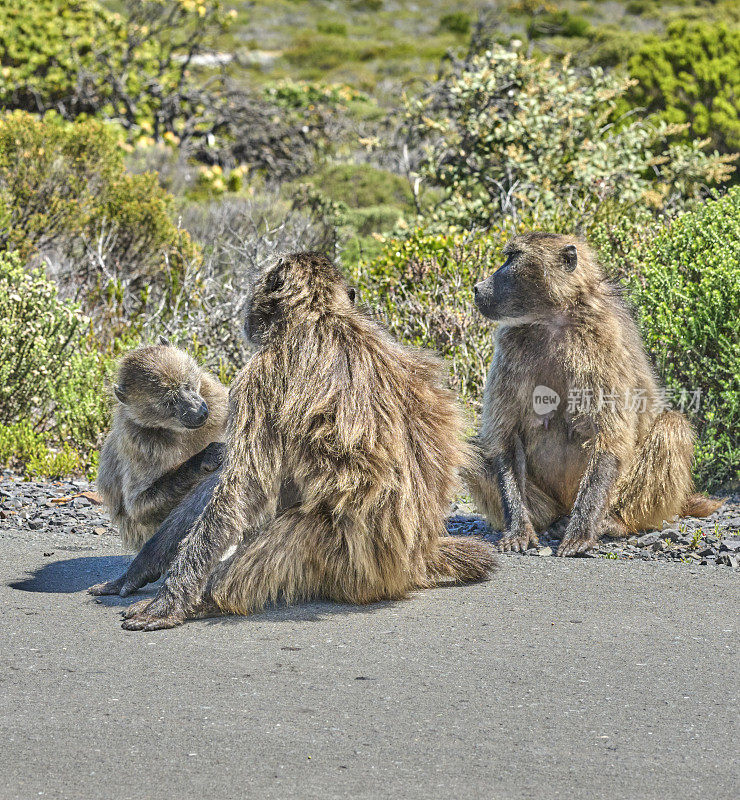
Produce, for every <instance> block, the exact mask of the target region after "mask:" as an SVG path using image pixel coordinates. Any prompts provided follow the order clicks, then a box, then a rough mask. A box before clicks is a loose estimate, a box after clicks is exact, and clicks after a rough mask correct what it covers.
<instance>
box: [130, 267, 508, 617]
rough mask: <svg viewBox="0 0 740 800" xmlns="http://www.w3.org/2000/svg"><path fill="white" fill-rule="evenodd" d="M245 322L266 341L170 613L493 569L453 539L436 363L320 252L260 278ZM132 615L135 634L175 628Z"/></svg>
mask: <svg viewBox="0 0 740 800" xmlns="http://www.w3.org/2000/svg"><path fill="white" fill-rule="evenodd" d="M246 327H247V333H248V335H249V336H250V338H251V339H252V340H253V341H255V342H258V343H260V344H261V347H260V349H259V350H258V352H257V353H256V354H255V355H254V356H253V358H252V359H251V360H250V361H249V363H248V364H247V365H246V366H245V367H244V368H243V369H242V371H241V372H240V373H239V374H238V376H237V377H236V379H235V380H234V383H233V384H232V387H231V392H230V413H229V425H228V437H227V456H226V460H225V463H224V467H223V472H222V474H221V479H220V482H219V484H218V486H217V487H216V489H215V491H214V493H213V497H212V498H211V501H210V502H209V504H208V506H207V507H206V509H205V511H204V512H203V514H202V516H201V518H200V519H199V520H198V522H197V524H196V525H195V528H194V530H193V531H192V533H191V534H190V535H189V536H188V537H187V538H186V540H185V541H184V542H183V545H182V547H181V549H180V552H179V554H178V557H177V558H176V560H175V562H174V563H173V565H172V568H171V569H170V574H169V576H168V579H167V582H166V584H165V590H164V595H163V596H166V597H167V598H174V600H168V601H167V602H168V605H166V606H163V608H165V609H167V610H166V611H164V612H163V613H164V614H167V613H169V614H172V613H175V612H172V611H171V610H170V609H171V608H172V607H173V605H172V604H173V602H175V601H176V603H177V607H179V608H183V609H184V612H185V614H186V615H191V616H192V615H195V614H198V613H199V611H200V610H202V609H203V608H209V607H212V606H215V607H216V608H217V609H220V610H221V611H224V612H231V613H237V614H249V613H251V612H254V611H256V610H258V609H260V608H262V607H263V606H265V605H266V604H267V603H270V602H274V601H275V600H278V599H281V600H283V601H286V602H289V603H292V602H297V601H300V600H307V599H310V598H325V599H331V600H336V601H340V602H345V603H360V604H362V603H372V602H376V601H379V600H386V599H398V598H403V597H406V596H407V595H408V593H409V592H410V591H411V590H413V589H418V588H424V587H429V586H432V585H434V584H435V582H437V580H438V579H439V578H440V577H441V576H443V577H445V578H449V579H452V580H457V581H466V580H478V579H480V578H482V577H484V576H485V575H487V574H488V572H489V571H490V569H491V567H492V564H493V562H492V558H491V552H490V551H489V550H487V549H486V548H485V547H484V546H483V545H481V544H479V543H477V542H473V541H471V540H460V541H459V542H457V543H455V544H454V546H453V545H451V543H450V541H449V539H447V537H446V535H445V517H446V515H447V511H448V507H449V503H450V501H451V499H452V496H453V493H454V491H455V489H456V487H457V485H458V472H459V470H460V469H461V468H462V467H463V466H465V465H466V464H467V462H468V449H467V445H466V444H465V441H464V438H463V431H464V425H463V420H462V417H461V413H460V410H459V408H458V405H457V403H456V401H455V398H454V396H453V395H452V393H451V392H450V391H449V389H447V388H446V387H445V376H444V372H443V369H442V366H441V364H440V362H439V361H438V360H437V359H436V358H434V357H432V356H430V355H427V354H425V353H422V352H420V351H418V350H415V349H412V348H409V347H404V346H402V345H401V344H399V343H398V342H396V341H395V340H393V339H392V338H391V337H390V336H389V335H388V334H387V333H386V332H385V331H384V330H383V329H381V328H380V327H379V326H378V325H377V324H376V323H375V322H373V320H372V319H371V318H370V317H369V316H367V315H366V314H365V313H364V312H363V311H362V310H360V309H358V308H356V307H355V305H354V303H353V292H352V291H351V290H350V289H348V287H347V285H346V284H345V282H344V280H343V279H342V277H341V276H340V274H339V272H338V271H337V270H336V268H335V267H334V266H333V265H332V264H331V262H329V261H328V260H327V259H326V258H325V257H323V256H320V255H317V254H312V253H299V254H296V255H291V256H287V257H285V258H283V259H281V260H280V261H279V262H278V263H277V264H276V265H275V266H274V267H273V268H272V269H270V270H268V271H267V272H266V274H265V275H264V276H263V277H262V278H261V280H260V281H259V282H258V284H257V286H256V287H255V291H254V296H253V298H252V303H251V306H250V312H249V314H248V318H247V323H246ZM286 486H288V487H290V491H288V492H287V494H288V495H291V496H293V497H294V501H293V502H292V503H291V504H290V505H289V506H288V507H285V503H283V502H281V501H280V496H281V493H282V494H283V495H284V494H286V491H285V489H286ZM156 604H157V601H155V603H154V606H155V607H156ZM177 613H179V612H177ZM136 614H138V615H139V616H138V619H134V620H132V621H131V622H129V623H126V625H127V626H129V627H137V628H142V627H147V626H149V627H157V626H161V625H166V624H169V623H167V621H164V622H160V621H157V620H156V619H155V620H154V621H152V620H150V619H149V618H148V617H147V616H146V614H147V612H146V611H143V612H139V611H138V610H137V611H136V612H134V615H136ZM134 615H132V616H134ZM147 629H148V628H147Z"/></svg>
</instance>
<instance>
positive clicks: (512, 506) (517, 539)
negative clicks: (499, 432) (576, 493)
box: [493, 436, 539, 552]
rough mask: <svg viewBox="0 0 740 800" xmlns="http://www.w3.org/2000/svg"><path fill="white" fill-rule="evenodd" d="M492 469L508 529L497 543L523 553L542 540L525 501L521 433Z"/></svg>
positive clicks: (495, 460) (501, 548) (495, 461)
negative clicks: (538, 535)
mask: <svg viewBox="0 0 740 800" xmlns="http://www.w3.org/2000/svg"><path fill="white" fill-rule="evenodd" d="M493 469H494V471H495V474H496V483H497V485H498V490H499V497H500V498H501V509H502V511H503V517H504V524H505V526H506V532H505V533H504V536H503V538H502V539H501V541H500V542H499V545H498V546H499V550H503V551H508V550H514V551H516V552H519V551H521V552H524V551H525V550H527V549H528V548H529V547H530V546H533V547H536V546H537V545H538V544H539V539H538V538H537V534H536V533H535V530H534V525H533V524H532V520H531V519H530V516H529V511H528V509H527V506H526V505H525V503H524V488H525V483H526V476H525V463H524V448H523V447H522V443H521V439H520V438H519V437H518V436H515V437H514V439H513V441H512V443H511V447H510V448H507V450H506V451H504V452H503V453H501V455H499V456H497V457H496V458H495V459H494V462H493Z"/></svg>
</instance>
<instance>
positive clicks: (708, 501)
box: [681, 494, 727, 517]
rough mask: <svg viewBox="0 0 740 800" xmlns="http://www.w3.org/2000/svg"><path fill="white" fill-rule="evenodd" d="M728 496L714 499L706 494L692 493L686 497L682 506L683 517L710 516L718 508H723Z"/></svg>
mask: <svg viewBox="0 0 740 800" xmlns="http://www.w3.org/2000/svg"><path fill="white" fill-rule="evenodd" d="M726 500H727V498H722V499H721V500H713V499H712V498H711V497H707V496H706V495H705V494H692V495H689V496H688V497H687V498H686V502H685V503H684V504H683V507H682V508H681V516H682V517H708V516H709V515H710V514H713V513H714V512H715V511H716V510H717V509H718V508H722V506H723V505H724V504H725V501H726Z"/></svg>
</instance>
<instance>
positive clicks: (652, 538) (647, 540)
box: [637, 533, 660, 547]
mask: <svg viewBox="0 0 740 800" xmlns="http://www.w3.org/2000/svg"><path fill="white" fill-rule="evenodd" d="M659 538H660V536H659V534H657V533H644V534H643V535H642V536H638V537H637V546H638V547H652V546H653V545H654V544H655V543H656V542H657V541H658V539H659Z"/></svg>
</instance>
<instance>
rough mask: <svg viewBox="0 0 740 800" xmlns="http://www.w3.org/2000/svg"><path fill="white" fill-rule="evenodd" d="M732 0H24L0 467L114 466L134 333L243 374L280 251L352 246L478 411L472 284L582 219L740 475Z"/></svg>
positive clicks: (351, 257)
mask: <svg viewBox="0 0 740 800" xmlns="http://www.w3.org/2000/svg"><path fill="white" fill-rule="evenodd" d="M739 114H740V6H738V4H737V3H736V2H735V0H704V1H703V2H691V3H689V2H684V0H674V2H670V3H663V2H657V0H626V1H625V2H622V1H621V0H592V1H591V2H551V1H549V0H545V1H544V2H541V1H540V0H500V2H497V3H482V2H474V1H473V2H456V3H454V4H453V3H451V2H448V0H425V2H424V3H421V2H416V3H414V2H400V0H346V1H345V0H311V1H309V0H254V1H253V2H245V1H243V0H223V2H222V1H221V0H26V1H25V2H24V3H18V2H17V0H0V423H1V424H2V426H1V427H0V463H2V464H4V465H7V466H11V467H13V468H15V469H20V470H23V471H25V472H26V473H27V474H29V475H59V474H64V473H69V472H75V471H81V472H86V473H88V474H89V475H90V476H93V475H94V473H95V469H96V452H97V448H98V446H99V444H100V441H101V438H102V437H103V436H104V434H105V431H106V428H107V424H108V419H109V413H110V405H109V404H110V399H109V396H110V392H109V387H110V376H111V374H112V370H113V368H114V364H115V359H116V358H117V356H118V355H119V354H120V353H121V352H122V351H123V350H124V349H126V348H129V347H132V346H135V345H136V344H138V343H140V342H142V341H148V340H151V339H153V338H154V337H155V336H156V335H157V334H159V333H166V334H167V335H169V336H170V337H171V338H173V339H174V340H175V341H176V342H178V343H179V344H181V345H183V346H185V347H188V348H189V349H190V350H191V351H192V352H194V353H195V354H196V355H197V356H198V357H199V358H200V359H201V360H202V361H204V362H205V363H206V364H207V365H208V366H209V367H210V368H212V369H213V370H214V371H216V372H217V373H218V374H219V376H220V377H221V378H222V379H223V380H225V381H228V380H229V378H230V376H231V375H232V374H233V372H234V371H235V370H236V369H237V368H238V367H239V365H240V364H241V363H243V361H244V359H245V358H247V357H248V352H247V350H246V346H245V344H244V343H243V342H242V341H241V339H240V337H239V333H238V331H239V327H240V325H239V316H240V314H241V311H242V308H243V304H244V301H245V299H246V297H247V293H248V290H249V285H250V280H251V276H252V275H253V274H254V272H255V270H257V269H259V268H260V267H261V266H262V265H263V264H264V263H265V262H266V261H267V260H268V259H270V258H271V257H273V256H274V254H275V253H277V252H280V251H285V250H292V249H308V248H319V249H323V250H327V251H329V252H330V253H331V254H332V255H333V256H334V257H335V258H336V259H337V261H338V262H339V263H341V265H342V267H343V268H344V270H345V271H346V273H347V274H348V275H349V276H350V277H351V279H352V280H353V281H354V282H355V283H356V284H357V285H358V286H359V288H360V293H361V298H362V299H363V300H364V302H366V303H368V304H369V305H370V306H371V307H372V309H373V311H374V312H375V313H376V314H377V315H378V316H380V317H381V318H383V319H384V320H385V322H386V324H387V325H388V326H389V327H390V329H391V330H392V331H393V333H394V334H396V335H397V336H399V337H401V338H402V339H404V340H405V341H408V342H412V343H415V344H419V345H423V346H426V347H431V348H433V349H435V350H437V351H438V352H440V353H442V354H443V355H444V356H445V358H446V359H447V361H448V363H449V367H450V380H451V382H452V385H453V386H454V388H455V389H456V390H457V391H458V393H459V394H460V396H461V398H462V400H463V401H464V402H465V403H466V405H467V406H468V407H469V408H470V410H471V421H472V417H473V415H474V414H475V412H476V410H477V407H478V403H479V401H480V396H481V391H482V383H483V379H484V376H485V372H486V369H487V366H488V364H489V363H490V359H491V355H492V341H491V334H492V330H491V326H490V325H489V324H487V323H486V322H485V321H484V320H483V319H482V318H480V317H479V315H477V314H476V312H475V310H474V308H473V305H472V295H471V286H472V284H473V283H474V282H475V281H476V280H478V279H479V278H480V277H481V276H482V275H485V274H487V273H489V272H490V271H492V270H493V269H494V268H495V266H496V264H497V263H498V259H499V255H500V250H501V248H502V246H503V244H504V242H505V241H506V238H507V237H508V236H509V235H511V233H513V232H515V231H517V230H523V229H527V228H533V227H536V228H542V229H547V230H557V231H572V230H577V231H579V232H580V233H582V234H583V235H585V236H586V237H587V238H588V239H589V240H590V241H591V242H592V244H593V245H594V246H595V247H596V248H597V250H598V252H599V254H600V257H601V259H602V263H603V264H604V267H605V269H606V270H607V271H608V273H609V275H610V277H611V278H612V279H613V280H614V281H615V282H618V283H620V284H621V285H622V286H623V287H624V289H625V291H626V293H627V296H628V298H629V300H630V302H631V303H632V304H633V306H634V309H635V314H636V317H637V319H638V321H639V323H640V325H641V328H642V331H643V334H644V336H645V340H646V343H647V346H648V348H649V350H650V353H651V356H652V358H653V360H654V363H655V366H656V369H657V370H658V372H659V373H660V376H661V378H662V380H663V381H664V382H665V384H666V386H667V390H668V394H667V398H666V399H667V401H669V402H670V401H672V402H673V403H674V404H678V405H681V404H682V403H683V401H684V399H685V398H686V396H687V393H692V392H695V391H697V390H699V391H700V392H701V402H700V404H699V407H698V408H692V409H691V411H690V416H691V418H692V421H693V423H694V424H695V426H696V428H697V431H698V433H699V442H698V445H697V450H696V467H695V470H696V477H697V481H698V482H699V484H700V485H701V487H702V488H705V489H711V490H719V489H722V488H729V487H735V486H737V485H738V483H739V482H740V441H739V439H738V429H739V428H740V348H739V347H738V345H740V341H739V340H738V337H739V333H738V332H739V331H740V326H738V323H737V320H738V317H740V187H738V186H737V182H738V178H737V172H736V171H735V164H736V159H737V156H738V151H739V150H740V116H739Z"/></svg>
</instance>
